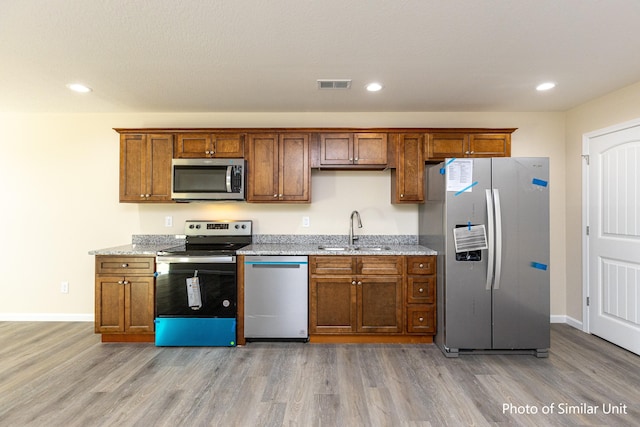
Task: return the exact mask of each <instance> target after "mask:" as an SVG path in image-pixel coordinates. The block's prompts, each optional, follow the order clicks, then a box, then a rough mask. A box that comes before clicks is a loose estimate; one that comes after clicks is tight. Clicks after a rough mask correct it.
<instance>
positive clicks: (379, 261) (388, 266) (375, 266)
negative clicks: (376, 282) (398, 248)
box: [357, 256, 402, 276]
mask: <svg viewBox="0 0 640 427" xmlns="http://www.w3.org/2000/svg"><path fill="white" fill-rule="evenodd" d="M357 271H358V274H367V275H368V274H371V275H374V276H397V275H402V257H399V256H361V257H358V265H357Z"/></svg>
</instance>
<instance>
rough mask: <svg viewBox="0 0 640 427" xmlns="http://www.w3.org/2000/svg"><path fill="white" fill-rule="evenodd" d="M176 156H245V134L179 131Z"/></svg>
mask: <svg viewBox="0 0 640 427" xmlns="http://www.w3.org/2000/svg"><path fill="white" fill-rule="evenodd" d="M174 156H175V158H177V159H188V158H196V159H198V158H206V157H226V158H243V157H244V134H240V133H179V134H177V136H176V142H175V147H174Z"/></svg>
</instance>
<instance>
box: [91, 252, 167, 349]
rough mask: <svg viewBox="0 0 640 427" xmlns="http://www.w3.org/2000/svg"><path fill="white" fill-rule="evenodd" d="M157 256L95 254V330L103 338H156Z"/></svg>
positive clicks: (151, 339)
mask: <svg viewBox="0 0 640 427" xmlns="http://www.w3.org/2000/svg"><path fill="white" fill-rule="evenodd" d="M154 272H155V258H154V257H122V256H107V255H104V256H103V255H100V256H96V279H95V332H96V333H99V334H102V337H103V341H153V339H154V318H155V315H154V307H155V300H154V298H155V293H154V280H155V278H154V276H153V274H154Z"/></svg>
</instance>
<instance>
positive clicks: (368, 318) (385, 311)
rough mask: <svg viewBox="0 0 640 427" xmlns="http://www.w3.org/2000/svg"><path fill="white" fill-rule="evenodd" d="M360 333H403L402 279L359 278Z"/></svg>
mask: <svg viewBox="0 0 640 427" xmlns="http://www.w3.org/2000/svg"><path fill="white" fill-rule="evenodd" d="M357 301H358V332H371V333H398V332H402V277H371V276H366V277H365V276H358V278H357Z"/></svg>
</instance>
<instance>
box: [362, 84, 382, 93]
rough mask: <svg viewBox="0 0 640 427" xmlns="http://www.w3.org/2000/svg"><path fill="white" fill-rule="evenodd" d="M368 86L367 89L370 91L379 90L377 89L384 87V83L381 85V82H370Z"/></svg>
mask: <svg viewBox="0 0 640 427" xmlns="http://www.w3.org/2000/svg"><path fill="white" fill-rule="evenodd" d="M366 88H367V90H368V91H369V92H377V91H379V90H380V89H382V85H381V84H380V83H375V82H374V83H369V84H368V85H367V86H366Z"/></svg>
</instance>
